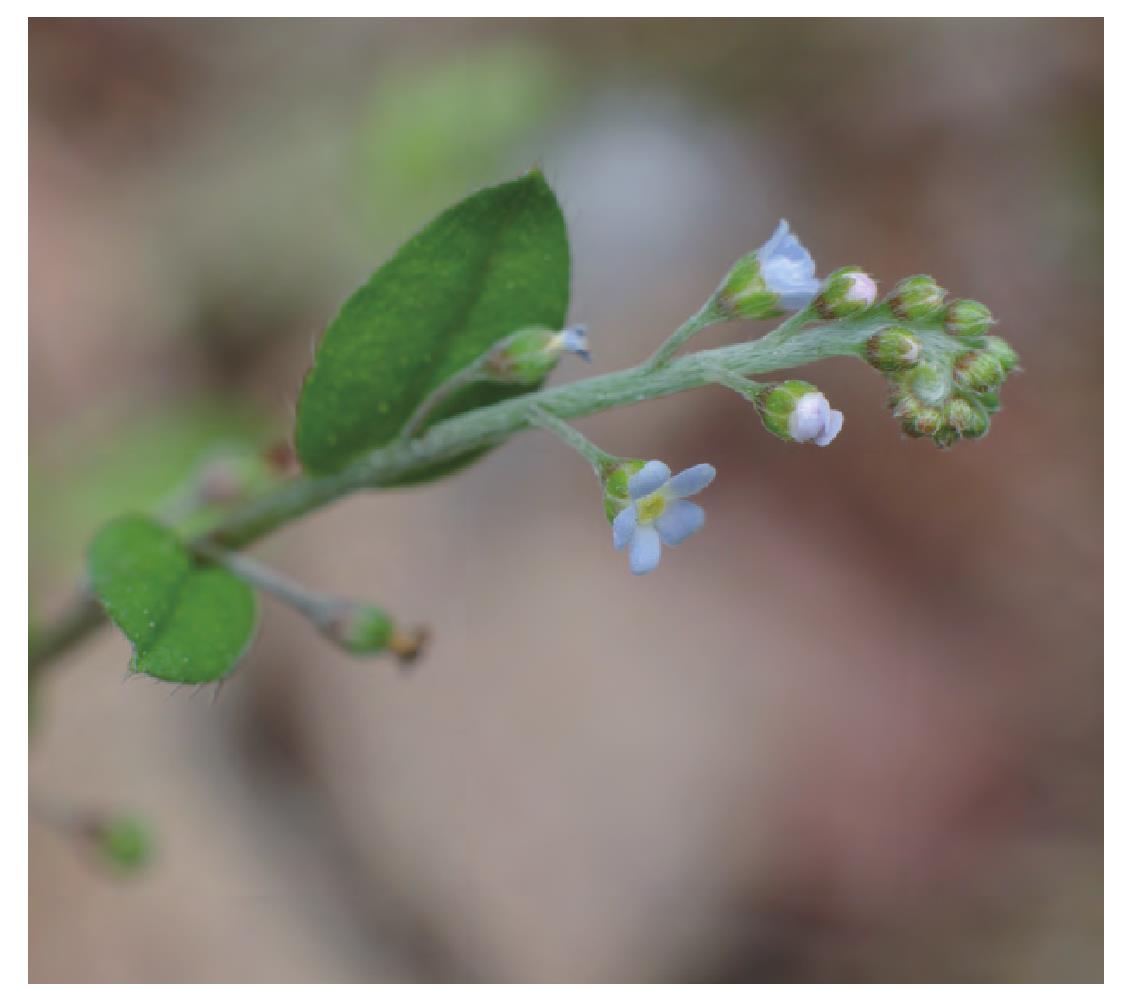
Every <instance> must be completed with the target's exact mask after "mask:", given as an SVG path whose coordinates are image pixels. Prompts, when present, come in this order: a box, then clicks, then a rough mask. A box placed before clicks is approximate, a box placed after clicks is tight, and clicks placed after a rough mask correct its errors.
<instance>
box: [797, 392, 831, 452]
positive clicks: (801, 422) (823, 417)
mask: <svg viewBox="0 0 1136 990" xmlns="http://www.w3.org/2000/svg"><path fill="white" fill-rule="evenodd" d="M830 414H831V409H830V408H829V405H828V399H826V398H825V397H824V393H823V392H809V393H808V394H806V395H802V396H801V397H800V399H798V400H797V406H796V408H795V409H794V410H793V411H792V412H791V413H789V423H788V426H789V436H791V437H792V438H793V439H794V440H796V441H797V443H808V442H809V441H810V440H815V439H816V438H817V437H819V436H820V435H821V434H823V433H824V431H825V428H826V427H827V425H828V419H829V416H830Z"/></svg>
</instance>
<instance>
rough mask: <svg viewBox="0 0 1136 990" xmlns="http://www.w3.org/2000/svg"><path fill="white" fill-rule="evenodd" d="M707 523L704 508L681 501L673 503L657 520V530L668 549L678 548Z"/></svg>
mask: <svg viewBox="0 0 1136 990" xmlns="http://www.w3.org/2000/svg"><path fill="white" fill-rule="evenodd" d="M704 522H706V513H705V512H704V511H703V509H702V506H700V505H695V504H694V503H693V502H687V501H686V500H685V499H679V500H678V501H676V502H671V504H670V505H668V506H667V507H666V509H664V510H663V514H662V515H661V516H659V518H658V519H657V520H655V529H657V530H658V531H659V536H661V537H662V539H663V542H664V543H665V544H666V545H667V546H668V547H677V546H678V545H679V544H680V543H681V542H682V541H683V540H685V539H686V538H687V537H688V536H693V535H694V534H695V533H697V532H698V531H699V530H700V529H701V528H702V524H703V523H704Z"/></svg>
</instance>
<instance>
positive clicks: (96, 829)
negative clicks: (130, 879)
mask: <svg viewBox="0 0 1136 990" xmlns="http://www.w3.org/2000/svg"><path fill="white" fill-rule="evenodd" d="M84 831H85V833H86V834H87V836H88V837H89V838H90V839H91V841H92V842H93V843H94V846H95V849H96V851H97V852H98V854H99V856H101V857H102V859H103V861H104V862H106V863H109V864H110V865H111V866H113V867H115V868H116V869H118V870H120V871H121V872H123V873H133V872H135V871H137V870H139V869H140V868H141V867H143V866H145V865H146V863H147V862H148V861H149V860H150V858H151V856H152V854H153V840H152V839H151V837H150V831H149V829H148V828H146V826H145V825H144V824H142V822H140V821H138V820H137V819H135V818H127V817H123V818H108V819H105V820H101V821H94V822H91V823H90V824H88V825H87V826H86V827H85V829H84Z"/></svg>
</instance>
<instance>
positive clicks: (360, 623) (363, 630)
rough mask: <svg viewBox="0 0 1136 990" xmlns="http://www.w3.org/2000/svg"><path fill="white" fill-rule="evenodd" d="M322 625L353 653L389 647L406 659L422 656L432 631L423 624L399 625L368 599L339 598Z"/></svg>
mask: <svg viewBox="0 0 1136 990" xmlns="http://www.w3.org/2000/svg"><path fill="white" fill-rule="evenodd" d="M318 625H319V629H320V631H321V632H322V633H323V634H324V635H325V636H327V637H328V639H330V640H331V641H332V642H334V643H335V644H336V645H337V646H339V647H342V648H343V649H344V650H347V651H348V652H349V653H357V654H361V655H368V654H377V653H383V652H384V651H387V650H389V651H390V652H391V653H393V654H394V655H395V656H397V657H398V658H399V659H400V660H405V661H410V660H415V659H417V658H418V656H419V654H420V653H421V652H422V648H423V647H424V646H425V643H426V639H427V635H428V634H427V630H426V629H425V628H423V627H416V628H414V629H412V630H409V631H404V630H401V629H399V628H398V627H397V626H396V625H395V624H394V620H393V619H392V618H391V617H390V616H389V615H388V614H387V613H386V612H384V611H383V610H382V609H381V608H379V607H378V606H376V605H370V604H367V603H366V602H336V603H334V604H332V605H331V606H329V608H328V609H327V611H326V613H325V614H324V615H323V616H322V617H321V618H320V619H319V622H318Z"/></svg>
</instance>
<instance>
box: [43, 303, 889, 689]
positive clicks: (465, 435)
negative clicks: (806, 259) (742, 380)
mask: <svg viewBox="0 0 1136 990" xmlns="http://www.w3.org/2000/svg"><path fill="white" fill-rule="evenodd" d="M690 322H691V321H688V323H687V324H684V328H685V327H687V326H688V325H689V324H690ZM887 323H888V319H887V316H886V315H880V316H874V317H873V316H865V317H859V318H856V319H851V320H842V321H836V322H833V323H830V324H826V325H825V326H822V327H818V328H814V329H812V330H808V331H805V332H802V333H798V334H795V335H792V336H790V337H788V338H786V337H784V336H781V337H780V338H779V337H778V331H774V332H773V333H772V334H770V335H768V336H766V337H763V338H762V339H760V340H756V341H751V342H748V343H744V344H734V345H732V346H728V347H719V348H715V349H713V350H706V351H700V352H698V353H695V354H690V355H687V356H685V357H681V358H676V359H674V360H673V361H670V362H669V363H666V364H663V365H662V366H658V359H659V355H660V354H661V353H662V352H661V351H660V352H657V353H656V354H655V355H654V356H652V358H650V359H649V360H648V361H647V362H646V363H644V364H643V365H640V366H638V367H634V368H628V369H626V370H624V371H616V372H612V373H611V374H607V375H597V376H595V377H594V378H586V379H584V380H583V381H578V382H572V383H571V384H568V385H561V386H558V387H556V388H550V389H545V390H543V391H542V392H541V393H540V398H539V402H540V408H541V409H543V410H545V411H546V412H547V413H549V414H550V415H551V416H554V417H557V418H559V419H562V420H572V419H579V418H580V417H583V416H591V415H592V414H594V413H598V412H603V411H604V410H606V409H614V408H616V407H618V406H627V405H632V404H634V403H636V402H644V401H646V400H648V399H658V398H662V397H663V396H667V395H673V394H674V393H676V392H683V391H686V390H687V389H692V388H699V387H700V386H703V385H709V384H713V383H715V382H718V381H720V380H721V378H722V376H723V373H730V374H736V375H760V374H766V373H768V372H772V371H779V370H781V369H783V368H795V367H798V366H800V365H803V364H809V363H811V362H813V361H818V360H820V359H822V358H828V357H838V356H841V355H858V354H860V353H861V351H862V347H863V344H864V341H866V340H867V339H868V337H870V336H871V335H872V334H873V333H874V332H875V331H876V330H878V329H880V328H881V327H883V326H885V325H887ZM680 329H682V328H680ZM690 335H692V334H690ZM675 336H678V335H677V334H676V335H675ZM688 336H689V335H688ZM674 339H675V338H674V337H672V340H674ZM683 339H684V340H685V339H688V337H687V338H683ZM682 342H683V341H681V340H680V341H678V343H677V344H676V349H677V346H681V343H682ZM664 360H665V357H664ZM532 409H533V398H532V397H531V396H521V397H519V398H515V399H507V400H505V401H503V402H498V403H496V404H495V405H491V406H485V407H483V408H481V409H475V410H472V411H471V412H467V413H463V414H462V415H460V416H455V417H453V418H452V419H447V420H444V421H443V422H441V423H438V424H437V425H436V426H434V427H432V428H431V429H430V430H429V431H427V432H426V433H425V434H424V435H423V436H421V437H407V438H401V439H398V440H395V441H394V442H393V443H391V444H388V445H387V446H386V447H383V448H381V449H379V450H376V451H373V452H371V453H369V454H367V455H365V456H363V457H361V458H359V459H358V460H356V461H354V462H352V463H351V464H349V465H348V466H347V467H345V468H344V469H343V470H341V471H340V472H339V473H337V474H332V475H326V476H323V477H315V478H310V477H304V478H299V479H297V480H296V481H293V482H290V483H289V484H287V485H284V486H283V487H281V488H278V489H276V490H274V491H272V492H269V493H267V494H265V495H263V496H261V497H260V498H258V499H255V500H253V501H252V502H249V503H248V504H247V505H244V506H242V507H241V508H238V509H236V510H235V511H234V512H233V513H232V514H231V515H229V516H228V517H227V518H226V519H224V520H223V521H222V522H221V523H220V524H219V525H217V526H216V527H214V528H213V529H211V530H210V531H208V532H206V533H203V534H201V536H200V537H199V538H198V540H197V541H196V543H197V545H199V546H215V547H224V548H228V549H239V548H240V547H243V546H246V545H248V544H249V543H252V542H253V541H255V540H257V539H259V538H260V537H262V536H264V535H266V534H268V533H271V532H272V531H273V530H276V529H279V528H280V527H281V526H283V525H285V524H286V523H288V522H291V521H292V520H293V519H298V518H299V517H300V516H304V515H307V514H308V513H309V512H312V511H314V510H315V509H318V508H321V507H322V506H324V505H327V504H328V503H330V502H334V501H336V500H337V499H340V498H342V497H343V496H344V495H348V494H350V493H351V492H355V491H359V490H360V489H364V488H383V487H387V486H390V485H393V484H397V483H398V482H399V481H400V480H401V479H404V478H406V477H408V476H411V475H414V474H417V473H419V472H421V471H423V470H426V469H429V468H432V467H437V466H439V465H442V464H445V463H446V462H448V461H451V460H453V459H454V458H456V457H459V456H460V455H462V454H467V453H470V452H472V451H476V450H479V449H481V448H484V447H488V446H492V445H493V444H497V443H500V442H501V441H502V440H505V439H506V438H508V437H509V436H511V435H512V434H514V433H518V432H520V431H521V430H524V429H527V428H529V427H531V426H532V425H533V422H532ZM101 621H102V616H101V611H100V610H99V608H98V606H97V605H95V604H94V603H93V602H92V601H91V600H90V599H89V598H83V599H81V600H78V601H77V602H76V604H75V605H74V606H73V607H72V609H71V610H70V611H69V612H68V613H66V614H65V615H63V616H62V617H61V618H60V619H59V621H58V622H57V623H56V624H55V625H53V626H49V627H48V628H46V629H45V630H44V631H43V632H42V633H41V634H39V635H38V636H37V637H36V640H35V642H34V643H33V644H32V646H31V650H30V652H29V659H30V663H31V667H32V669H35V668H37V667H39V666H40V665H42V664H44V663H46V662H48V661H50V660H51V659H52V658H53V657H54V656H56V655H58V654H59V653H60V652H62V651H63V650H64V649H66V648H67V647H69V646H71V645H73V644H74V643H76V642H78V641H79V640H81V639H82V638H84V637H85V636H86V635H87V634H88V633H89V632H91V631H92V630H93V629H95V628H97V627H98V625H99V624H100V622H101Z"/></svg>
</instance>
